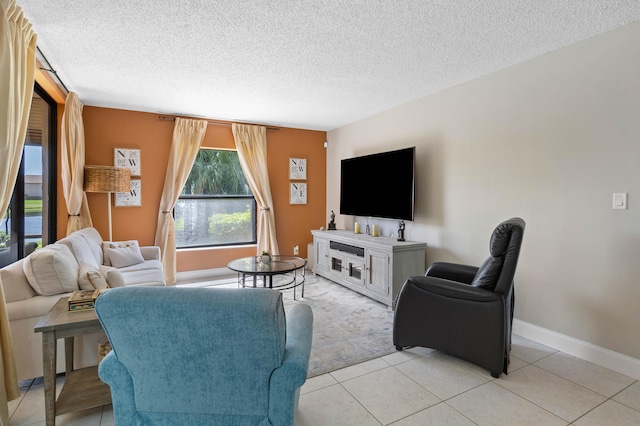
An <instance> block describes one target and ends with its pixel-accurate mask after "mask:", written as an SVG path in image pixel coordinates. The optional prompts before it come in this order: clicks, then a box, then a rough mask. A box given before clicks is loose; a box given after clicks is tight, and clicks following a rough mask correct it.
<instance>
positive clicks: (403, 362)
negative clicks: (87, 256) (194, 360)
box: [9, 336, 640, 426]
mask: <svg viewBox="0 0 640 426" xmlns="http://www.w3.org/2000/svg"><path fill="white" fill-rule="evenodd" d="M58 380H59V383H61V382H62V381H63V380H64V378H63V377H59V378H58ZM22 385H23V392H22V395H21V397H20V398H19V399H17V400H15V401H11V402H10V403H9V410H10V413H11V425H14V426H18V425H44V408H43V406H44V396H43V386H42V380H41V379H36V380H33V381H29V382H24V383H22ZM57 424H58V425H82V426H89V425H96V426H97V425H113V424H114V421H113V410H112V408H111V406H110V405H109V406H105V407H101V408H96V409H93V410H87V411H83V412H79V413H74V414H67V415H64V416H59V417H58V418H57ZM529 424H531V425H577V426H586V425H640V382H639V381H636V380H635V379H632V378H630V377H627V376H624V375H621V374H618V373H616V372H613V371H611V370H607V369H605V368H602V367H599V366H597V365H595V364H592V363H589V362H587V361H583V360H581V359H578V358H574V357H572V356H569V355H566V354H564V353H562V352H558V351H556V350H554V349H551V348H548V347H546V346H542V345H540V344H537V343H535V342H532V341H530V340H527V339H524V338H522V337H519V336H514V338H513V347H512V351H511V367H510V369H509V375H508V376H504V375H502V376H500V378H499V379H494V378H492V377H491V375H490V374H489V373H488V372H487V371H484V370H483V369H481V368H479V367H477V366H475V365H472V364H470V363H467V362H465V361H462V360H460V359H457V358H454V357H451V356H448V355H445V354H443V353H440V352H436V351H432V350H430V349H425V348H414V349H410V350H406V351H403V352H395V353H393V354H391V355H387V356H384V357H381V358H376V359H374V360H371V361H367V362H364V363H361V364H358V365H354V366H351V367H347V368H344V369H342V370H337V371H333V372H331V373H327V374H323V375H321V376H317V377H313V378H311V379H309V380H307V382H306V383H305V385H304V386H303V388H302V391H301V395H300V406H299V409H298V417H297V425H298V426H310V425H314V426H316V425H328V426H339V425H349V426H353V425H394V426H409V425H421V426H422V425H529Z"/></svg>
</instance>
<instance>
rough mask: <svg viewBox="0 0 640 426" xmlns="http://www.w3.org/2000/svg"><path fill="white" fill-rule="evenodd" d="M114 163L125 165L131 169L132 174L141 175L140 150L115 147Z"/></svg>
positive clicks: (119, 165)
mask: <svg viewBox="0 0 640 426" xmlns="http://www.w3.org/2000/svg"><path fill="white" fill-rule="evenodd" d="M113 151H114V158H113V165H114V166H116V167H124V168H127V169H129V170H131V176H140V170H141V164H140V150H139V149H127V148H115V149H114V150H113Z"/></svg>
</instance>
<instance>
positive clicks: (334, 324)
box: [184, 273, 395, 377]
mask: <svg viewBox="0 0 640 426" xmlns="http://www.w3.org/2000/svg"><path fill="white" fill-rule="evenodd" d="M274 284H275V283H274ZM184 286H185V287H196V286H197V287H209V286H216V287H217V286H221V287H237V283H236V280H235V278H234V279H227V280H219V281H214V282H206V283H193V284H186V285H184ZM293 293H294V291H293V290H292V289H288V290H282V294H283V298H284V305H285V312H286V310H287V309H288V308H289V307H291V306H293V305H294V304H296V303H306V304H308V305H309V306H311V310H312V311H313V340H312V347H311V358H310V360H309V377H313V376H317V375H320V374H324V373H327V372H329V371H334V370H338V369H341V368H344V367H348V366H351V365H354V364H358V363H360V362H364V361H368V360H370V359H373V358H377V357H380V356H384V355H388V354H390V353H392V352H394V351H395V347H394V346H393V336H392V330H393V311H391V310H390V309H388V308H387V306H386V305H383V304H381V303H379V302H376V301H375V300H372V299H369V298H368V297H365V296H362V295H361V294H359V293H356V292H354V291H352V290H349V289H348V288H345V287H343V286H341V285H339V284H336V283H334V282H332V281H329V280H327V279H325V278H322V277H320V276H317V275H313V274H311V273H307V276H306V280H305V286H304V297H301V287H298V288H297V289H296V296H297V297H296V298H297V300H294V294H293Z"/></svg>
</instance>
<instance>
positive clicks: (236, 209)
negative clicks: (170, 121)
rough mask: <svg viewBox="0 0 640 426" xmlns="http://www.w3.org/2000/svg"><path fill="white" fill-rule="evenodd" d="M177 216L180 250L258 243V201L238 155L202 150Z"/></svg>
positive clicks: (177, 243) (183, 191)
mask: <svg viewBox="0 0 640 426" xmlns="http://www.w3.org/2000/svg"><path fill="white" fill-rule="evenodd" d="M173 214H174V219H175V222H176V246H177V247H178V248H187V247H207V246H222V245H234V244H255V242H256V200H255V198H254V197H253V194H252V193H251V190H250V189H249V185H248V184H247V180H246V179H245V177H244V173H242V168H241V167H240V161H239V159H238V153H237V152H236V151H225V150H216V149H206V148H203V149H201V150H200V152H198V155H197V157H196V160H195V162H194V164H193V167H192V168H191V172H190V173H189V177H188V178H187V183H186V184H185V186H184V188H183V189H182V195H180V198H179V199H178V202H177V203H176V207H175V208H174V210H173Z"/></svg>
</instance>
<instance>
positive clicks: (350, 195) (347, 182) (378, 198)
mask: <svg viewBox="0 0 640 426" xmlns="http://www.w3.org/2000/svg"><path fill="white" fill-rule="evenodd" d="M415 151H416V148H415V147H412V148H406V149H400V150H397V151H388V152H382V153H379V154H372V155H366V156H362V157H355V158H348V159H345V160H342V164H341V174H340V214H345V215H353V216H372V217H382V218H388V219H402V220H413V205H414V187H415V184H414V164H415Z"/></svg>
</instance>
